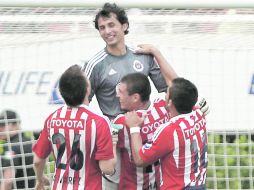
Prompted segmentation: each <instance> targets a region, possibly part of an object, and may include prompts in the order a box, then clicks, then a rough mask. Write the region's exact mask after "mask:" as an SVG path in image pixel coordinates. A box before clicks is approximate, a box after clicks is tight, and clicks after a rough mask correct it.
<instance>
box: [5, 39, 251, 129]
mask: <svg viewBox="0 0 254 190" xmlns="http://www.w3.org/2000/svg"><path fill="white" fill-rule="evenodd" d="M149 42H150V43H154V44H156V43H158V42H156V41H154V42H153V41H151V40H150V41H149ZM157 45H158V44H157ZM159 45H160V46H159V47H160V49H161V50H162V52H163V54H164V55H165V56H166V57H167V59H168V60H169V62H170V63H171V64H172V66H173V67H174V68H175V70H176V71H177V73H178V74H179V76H181V77H185V78H187V79H190V80H191V81H193V82H194V83H195V84H196V85H197V87H198V89H199V92H200V94H201V95H202V96H204V97H205V98H206V99H207V101H208V103H209V105H210V108H211V112H210V114H209V115H208V116H207V118H208V129H209V130H229V131H231V130H246V129H254V117H253V114H254V111H253V108H254V63H253V61H254V50H211V49H202V50H201V49H187V48H185V49H183V48H172V47H169V46H167V44H163V43H162V44H159ZM103 47H104V42H103V41H102V40H101V39H99V38H90V39H89V38H86V39H75V40H69V41H57V42H48V43H43V44H32V45H22V46H16V47H5V48H2V49H0V110H3V109H13V110H16V111H17V112H18V113H19V115H20V117H21V120H22V129H24V130H41V129H42V128H43V125H44V120H45V119H46V117H47V116H48V115H49V114H50V113H51V112H52V111H54V110H55V109H56V108H57V107H58V106H60V105H59V104H57V103H59V102H57V100H58V99H59V97H60V95H59V93H58V91H57V83H58V78H59V76H60V75H61V73H62V72H63V71H64V70H65V69H67V68H68V67H69V66H70V65H72V64H80V65H83V62H84V61H86V60H88V59H89V58H90V57H91V56H92V55H94V54H95V53H97V52H98V51H99V50H100V49H102V48H103ZM156 96H158V94H157V92H156V91H155V90H154V91H153V94H152V98H154V97H156ZM159 96H164V95H159ZM91 106H93V107H94V108H95V109H97V110H98V112H99V108H98V105H97V104H96V101H95V100H93V102H92V104H91Z"/></svg>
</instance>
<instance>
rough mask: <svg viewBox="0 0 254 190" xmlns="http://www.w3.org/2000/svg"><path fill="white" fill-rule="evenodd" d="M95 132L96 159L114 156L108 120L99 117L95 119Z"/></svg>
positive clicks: (106, 158) (107, 158)
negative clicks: (97, 119)
mask: <svg viewBox="0 0 254 190" xmlns="http://www.w3.org/2000/svg"><path fill="white" fill-rule="evenodd" d="M96 126H97V133H96V153H95V159H96V160H109V159H112V158H114V155H113V143H112V137H111V132H110V124H109V121H107V120H105V119H101V120H99V121H97V123H96Z"/></svg>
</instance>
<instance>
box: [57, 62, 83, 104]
mask: <svg viewBox="0 0 254 190" xmlns="http://www.w3.org/2000/svg"><path fill="white" fill-rule="evenodd" d="M87 85H88V84H87V79H86V77H85V75H84V73H83V72H82V71H81V67H80V66H79V65H73V66H71V67H69V68H68V69H67V70H66V71H65V72H64V73H63V74H62V75H61V77H60V80H59V91H60V94H61V95H62V97H63V99H64V101H65V103H66V104H67V105H68V106H71V107H75V106H78V105H80V104H82V103H83V102H84V99H85V96H86V93H87Z"/></svg>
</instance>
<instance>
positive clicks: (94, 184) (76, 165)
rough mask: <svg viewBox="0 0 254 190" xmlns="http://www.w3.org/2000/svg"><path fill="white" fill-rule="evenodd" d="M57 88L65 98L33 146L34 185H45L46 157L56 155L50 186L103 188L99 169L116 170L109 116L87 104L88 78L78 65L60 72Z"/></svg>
mask: <svg viewBox="0 0 254 190" xmlns="http://www.w3.org/2000/svg"><path fill="white" fill-rule="evenodd" d="M59 90H60V93H61V95H62V97H63V99H64V100H65V102H66V105H65V106H63V107H60V108H59V109H57V110H56V111H55V112H53V113H52V114H50V115H49V117H48V118H47V119H46V121H45V124H44V128H43V130H42V132H41V134H40V137H39V139H38V141H37V143H36V144H35V146H34V147H33V151H34V155H35V157H34V166H35V171H36V176H37V185H36V189H44V185H45V183H46V182H47V179H46V177H45V176H44V175H43V170H44V167H45V162H46V158H47V157H48V156H49V154H50V153H51V151H52V152H53V154H54V157H55V159H56V161H55V173H54V176H53V183H52V189H53V190H56V189H61V190H62V189H63V190H67V189H68V190H69V189H75V190H76V189H82V190H84V189H88V190H90V189H93V190H101V189H102V181H101V177H102V175H101V174H102V172H103V173H105V174H108V175H112V174H114V172H115V169H114V165H115V162H116V160H115V159H116V156H115V152H114V153H113V144H112V137H111V132H110V127H109V120H108V118H106V117H104V116H99V115H98V114H96V113H94V112H93V110H92V109H91V108H89V107H88V104H89V101H88V96H89V93H90V84H89V81H88V80H87V79H86V77H85V76H84V73H83V72H82V71H81V68H80V67H79V66H77V65H74V66H71V67H70V68H69V69H67V70H66V71H65V72H64V73H63V74H62V76H61V78H60V81H59Z"/></svg>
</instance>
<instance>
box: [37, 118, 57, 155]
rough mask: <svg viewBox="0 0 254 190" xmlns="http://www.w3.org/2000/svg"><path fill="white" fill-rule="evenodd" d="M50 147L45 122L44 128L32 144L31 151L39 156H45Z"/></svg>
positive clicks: (48, 152)
mask: <svg viewBox="0 0 254 190" xmlns="http://www.w3.org/2000/svg"><path fill="white" fill-rule="evenodd" d="M51 149H52V146H51V142H50V141H49V134H48V129H47V126H46V122H45V125H44V128H43V130H42V132H41V134H40V137H39V139H38V140H37V142H36V144H35V145H34V146H33V152H34V153H36V155H37V156H38V157H40V158H47V157H48V155H49V154H50V152H51Z"/></svg>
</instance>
